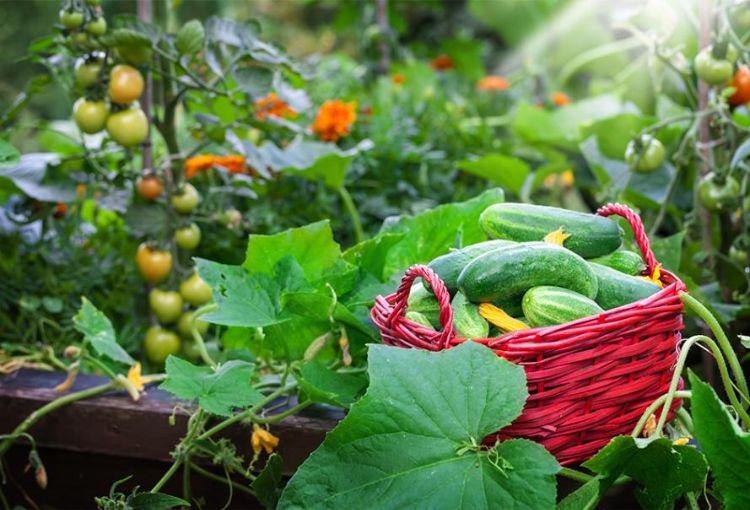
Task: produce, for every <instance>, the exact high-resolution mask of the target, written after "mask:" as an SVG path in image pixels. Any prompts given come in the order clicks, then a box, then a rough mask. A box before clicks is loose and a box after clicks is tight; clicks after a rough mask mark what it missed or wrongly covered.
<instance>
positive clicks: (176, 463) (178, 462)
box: [151, 458, 182, 494]
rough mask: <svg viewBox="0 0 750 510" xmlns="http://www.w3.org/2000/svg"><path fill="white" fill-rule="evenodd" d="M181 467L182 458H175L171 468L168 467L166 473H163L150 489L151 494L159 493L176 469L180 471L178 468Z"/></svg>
mask: <svg viewBox="0 0 750 510" xmlns="http://www.w3.org/2000/svg"><path fill="white" fill-rule="evenodd" d="M181 465H182V458H177V460H175V461H174V462H173V463H172V465H171V466H169V469H168V470H167V472H166V473H164V476H162V477H161V478H160V479H159V481H158V482H156V484H155V485H154V486H153V488H152V489H151V493H152V494H154V493H156V492H159V491H160V490H161V488H162V487H164V484H166V483H167V482H168V481H169V479H170V478H172V476H173V475H174V474H175V473H176V472H177V470H178V469H180V466H181Z"/></svg>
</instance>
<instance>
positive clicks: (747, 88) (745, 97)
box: [729, 66, 750, 106]
mask: <svg viewBox="0 0 750 510" xmlns="http://www.w3.org/2000/svg"><path fill="white" fill-rule="evenodd" d="M729 85H730V86H732V87H734V88H735V89H737V91H736V92H735V93H734V94H732V96H731V97H730V98H729V104H731V105H732V106H739V105H741V104H745V103H747V102H750V68H748V67H747V66H740V67H739V68H738V69H737V72H735V73H734V77H733V78H732V81H731V82H730V83H729Z"/></svg>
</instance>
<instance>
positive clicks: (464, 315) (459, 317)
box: [451, 292, 490, 338]
mask: <svg viewBox="0 0 750 510" xmlns="http://www.w3.org/2000/svg"><path fill="white" fill-rule="evenodd" d="M451 307H452V308H453V329H454V330H455V331H456V334H457V335H458V336H460V337H461V338H487V336H488V335H489V333H490V324H489V323H488V322H487V321H486V320H485V319H484V317H482V316H481V315H479V307H478V306H477V305H475V304H474V303H471V302H470V301H467V299H466V298H465V297H464V295H463V294H461V293H460V292H459V293H457V294H456V296H455V297H454V298H453V301H452V302H451Z"/></svg>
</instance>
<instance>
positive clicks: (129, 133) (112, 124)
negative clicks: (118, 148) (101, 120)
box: [107, 107, 148, 147]
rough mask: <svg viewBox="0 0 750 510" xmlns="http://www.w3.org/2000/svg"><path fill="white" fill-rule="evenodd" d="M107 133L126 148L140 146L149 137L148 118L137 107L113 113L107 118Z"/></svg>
mask: <svg viewBox="0 0 750 510" xmlns="http://www.w3.org/2000/svg"><path fill="white" fill-rule="evenodd" d="M107 133H109V136H111V137H112V139H113V140H114V141H115V142H117V143H119V144H120V145H123V146H125V147H131V146H134V145H138V144H140V143H143V141H144V140H145V139H146V136H148V118H147V117H146V114H144V113H143V110H141V109H140V108H137V107H136V108H128V109H126V110H120V111H117V112H112V113H111V114H110V115H109V117H107Z"/></svg>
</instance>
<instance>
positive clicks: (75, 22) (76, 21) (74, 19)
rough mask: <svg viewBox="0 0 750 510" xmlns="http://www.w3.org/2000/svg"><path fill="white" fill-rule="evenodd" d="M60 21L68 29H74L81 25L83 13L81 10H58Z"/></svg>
mask: <svg viewBox="0 0 750 510" xmlns="http://www.w3.org/2000/svg"><path fill="white" fill-rule="evenodd" d="M59 17H60V23H62V25H63V26H64V27H65V28H67V29H68V30H75V29H76V28H78V27H80V26H81V25H83V13H82V12H81V11H68V10H66V9H62V10H60V13H59Z"/></svg>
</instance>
